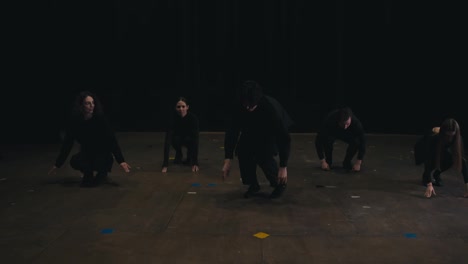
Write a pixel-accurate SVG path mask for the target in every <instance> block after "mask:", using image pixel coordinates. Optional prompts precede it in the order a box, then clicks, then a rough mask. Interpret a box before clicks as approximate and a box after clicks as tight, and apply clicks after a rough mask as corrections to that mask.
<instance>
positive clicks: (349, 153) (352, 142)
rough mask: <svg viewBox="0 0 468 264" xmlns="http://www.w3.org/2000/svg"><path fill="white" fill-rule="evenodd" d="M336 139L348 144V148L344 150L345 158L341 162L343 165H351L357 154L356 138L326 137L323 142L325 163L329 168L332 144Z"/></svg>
mask: <svg viewBox="0 0 468 264" xmlns="http://www.w3.org/2000/svg"><path fill="white" fill-rule="evenodd" d="M337 139H338V140H341V141H343V142H345V143H346V144H348V147H347V148H346V156H345V158H344V160H343V164H346V165H349V164H350V163H351V160H352V159H353V157H354V156H355V155H356V153H357V152H358V148H359V144H360V142H359V140H358V139H357V138H336V137H334V136H327V137H326V138H325V140H324V143H325V144H324V149H325V161H326V162H327V163H328V165H330V167H331V165H332V164H333V144H334V143H335V141H336V140H337Z"/></svg>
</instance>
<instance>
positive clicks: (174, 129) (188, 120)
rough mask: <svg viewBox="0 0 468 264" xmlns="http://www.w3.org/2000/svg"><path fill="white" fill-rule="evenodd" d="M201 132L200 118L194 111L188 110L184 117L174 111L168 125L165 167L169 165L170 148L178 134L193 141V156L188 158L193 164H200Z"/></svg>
mask: <svg viewBox="0 0 468 264" xmlns="http://www.w3.org/2000/svg"><path fill="white" fill-rule="evenodd" d="M199 134H200V127H199V120H198V117H197V116H196V115H195V114H194V113H192V112H187V114H186V115H185V116H184V117H181V116H180V115H178V114H176V113H174V114H173V115H172V116H171V118H170V119H169V120H168V123H167V125H166V133H165V139H164V161H163V167H167V166H168V165H169V150H170V148H171V143H172V139H173V137H174V136H178V137H180V138H182V139H189V140H190V141H191V143H192V152H191V153H189V154H191V157H188V158H189V160H190V162H191V165H192V166H193V165H198V144H199Z"/></svg>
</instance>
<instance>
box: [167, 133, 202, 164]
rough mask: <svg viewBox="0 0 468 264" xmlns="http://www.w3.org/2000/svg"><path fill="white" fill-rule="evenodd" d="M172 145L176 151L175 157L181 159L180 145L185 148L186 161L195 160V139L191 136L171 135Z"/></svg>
mask: <svg viewBox="0 0 468 264" xmlns="http://www.w3.org/2000/svg"><path fill="white" fill-rule="evenodd" d="M172 147H173V148H174V149H175V151H176V155H175V159H176V160H182V156H183V154H182V147H186V148H187V161H189V162H197V160H196V146H195V141H194V139H193V138H191V137H182V136H173V137H172Z"/></svg>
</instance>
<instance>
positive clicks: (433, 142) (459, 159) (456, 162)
mask: <svg viewBox="0 0 468 264" xmlns="http://www.w3.org/2000/svg"><path fill="white" fill-rule="evenodd" d="M463 152H464V147H463V138H462V136H461V133H460V126H459V124H458V122H457V121H456V120H455V119H453V118H447V119H445V120H444V121H443V122H442V124H441V126H440V127H436V128H434V129H433V130H432V132H431V134H430V135H425V136H424V137H423V138H421V140H420V141H419V142H418V143H417V144H416V145H415V156H416V157H417V162H416V164H418V163H424V172H423V176H422V183H423V184H424V185H425V186H426V191H425V193H424V196H425V197H427V198H430V197H431V196H432V195H436V192H435V190H434V186H443V181H442V178H441V174H442V172H444V171H447V170H449V169H451V168H453V169H454V170H455V171H457V172H459V173H461V174H462V175H463V180H464V183H465V188H466V191H465V194H464V197H465V198H468V170H467V163H466V159H465V157H464V153H463ZM418 160H419V161H418Z"/></svg>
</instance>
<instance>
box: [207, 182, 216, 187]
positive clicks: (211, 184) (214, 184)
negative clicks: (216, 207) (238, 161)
mask: <svg viewBox="0 0 468 264" xmlns="http://www.w3.org/2000/svg"><path fill="white" fill-rule="evenodd" d="M208 186H210V187H213V186H216V183H208Z"/></svg>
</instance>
